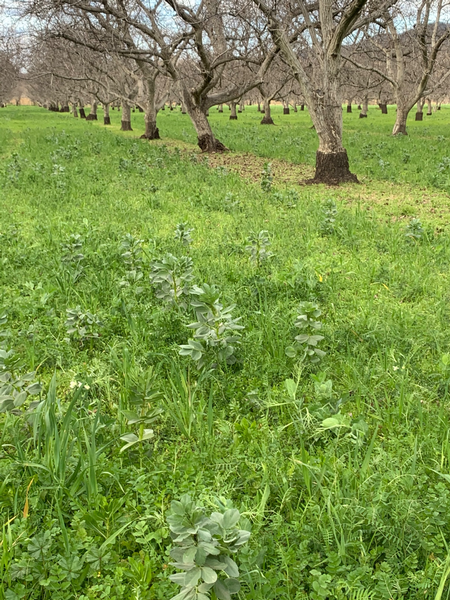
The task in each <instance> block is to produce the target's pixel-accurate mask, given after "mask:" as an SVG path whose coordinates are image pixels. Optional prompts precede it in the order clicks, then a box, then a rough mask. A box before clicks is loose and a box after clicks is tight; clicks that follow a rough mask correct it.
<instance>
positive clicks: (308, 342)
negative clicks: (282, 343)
mask: <svg viewBox="0 0 450 600" xmlns="http://www.w3.org/2000/svg"><path fill="white" fill-rule="evenodd" d="M299 310H300V314H299V315H298V317H297V319H296V321H295V326H296V327H298V328H299V329H300V331H302V333H300V334H299V335H297V336H295V341H294V343H293V344H292V346H288V347H287V348H286V354H287V356H289V357H290V358H300V360H309V362H311V363H313V364H314V363H318V362H319V361H320V360H321V359H322V358H323V357H324V356H325V354H326V353H325V352H324V351H323V350H320V349H319V348H318V347H317V345H318V344H319V343H320V342H321V341H322V340H323V339H324V337H323V335H318V334H317V333H316V332H317V331H320V329H322V323H321V322H320V321H318V318H319V317H320V315H321V314H322V311H321V310H320V308H319V307H318V305H317V304H316V303H315V302H301V303H300V306H299Z"/></svg>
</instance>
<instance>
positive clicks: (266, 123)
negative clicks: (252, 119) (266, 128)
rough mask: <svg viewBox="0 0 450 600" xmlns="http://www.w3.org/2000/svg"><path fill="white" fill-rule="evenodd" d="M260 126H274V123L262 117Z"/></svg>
mask: <svg viewBox="0 0 450 600" xmlns="http://www.w3.org/2000/svg"><path fill="white" fill-rule="evenodd" d="M260 125H275V123H274V122H273V119H272V117H264V119H262V121H261V123H260Z"/></svg>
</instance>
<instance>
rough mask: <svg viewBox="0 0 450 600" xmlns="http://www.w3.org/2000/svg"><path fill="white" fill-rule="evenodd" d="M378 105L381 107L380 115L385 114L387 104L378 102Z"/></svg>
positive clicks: (386, 112)
mask: <svg viewBox="0 0 450 600" xmlns="http://www.w3.org/2000/svg"><path fill="white" fill-rule="evenodd" d="M378 106H379V107H380V109H381V114H382V115H387V114H388V109H387V104H385V103H384V102H379V103H378Z"/></svg>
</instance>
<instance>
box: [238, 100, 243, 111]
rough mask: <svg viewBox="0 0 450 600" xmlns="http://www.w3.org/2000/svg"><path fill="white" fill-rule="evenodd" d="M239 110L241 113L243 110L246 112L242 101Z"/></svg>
mask: <svg viewBox="0 0 450 600" xmlns="http://www.w3.org/2000/svg"><path fill="white" fill-rule="evenodd" d="M238 112H239V113H241V112H244V103H243V102H240V103H239V108H238Z"/></svg>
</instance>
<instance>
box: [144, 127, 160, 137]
mask: <svg viewBox="0 0 450 600" xmlns="http://www.w3.org/2000/svg"><path fill="white" fill-rule="evenodd" d="M160 139H161V136H160V135H159V129H158V128H157V127H155V128H153V129H152V130H151V131H146V132H145V133H144V134H143V135H141V140H160Z"/></svg>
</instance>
